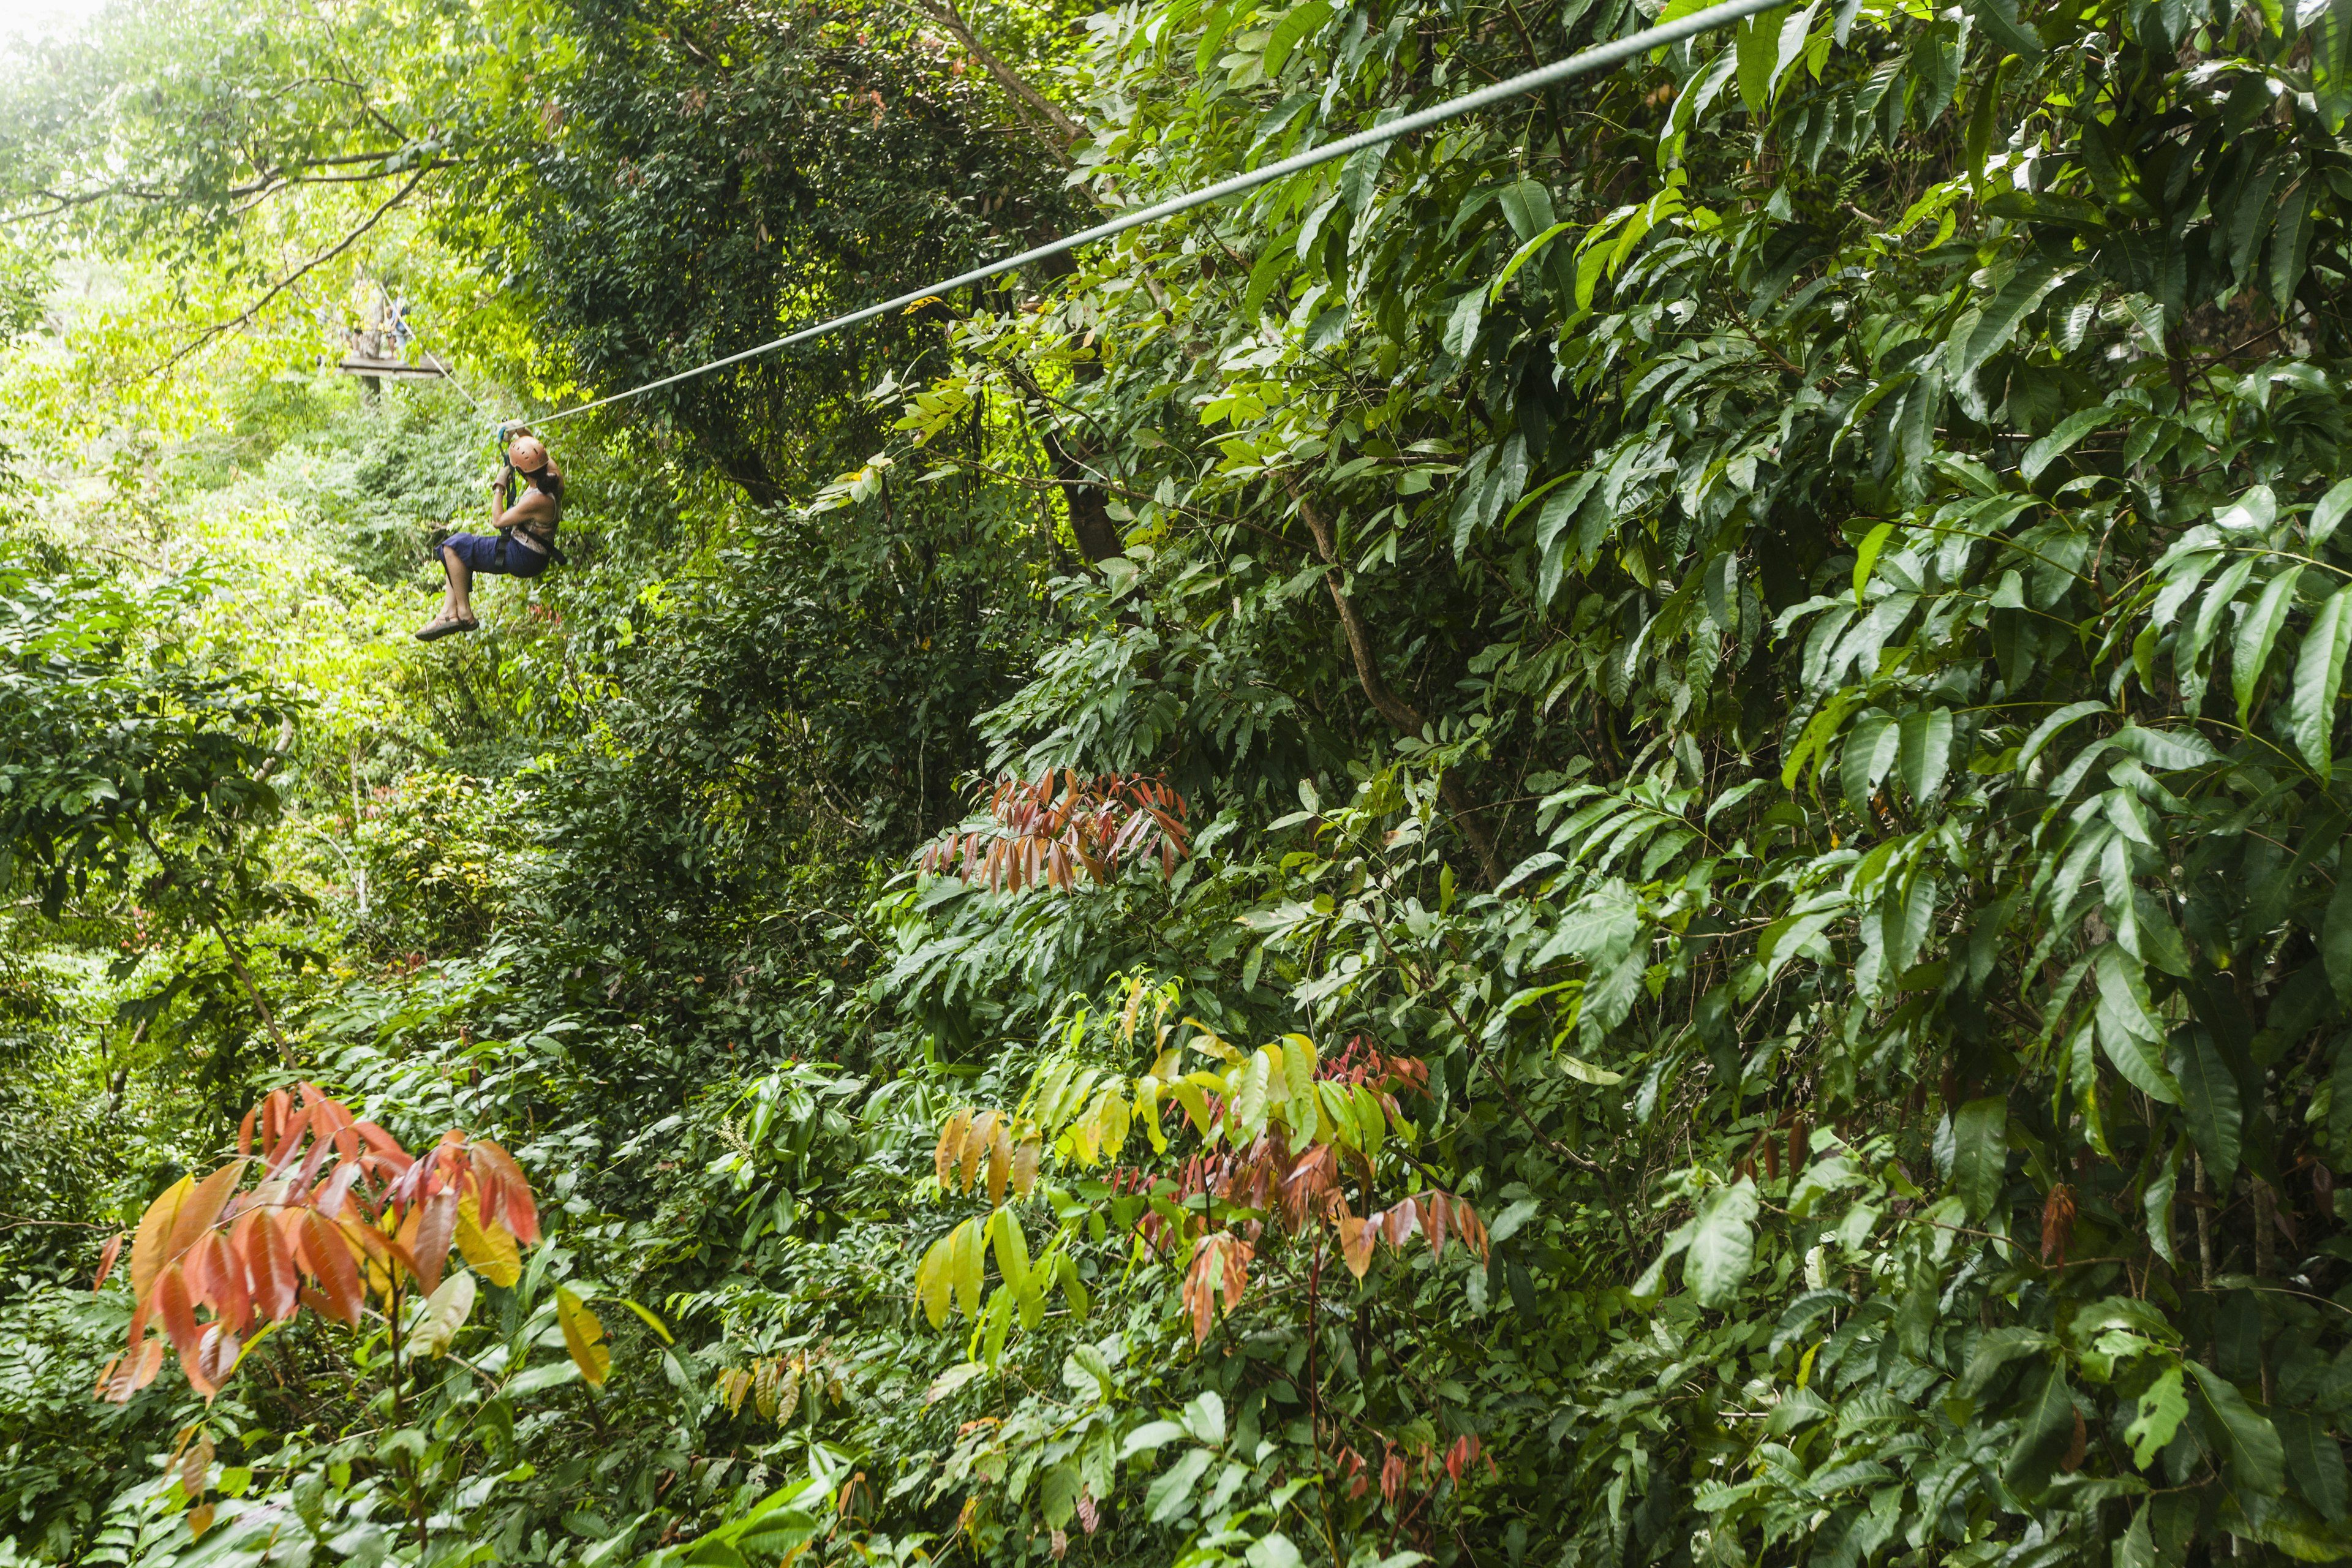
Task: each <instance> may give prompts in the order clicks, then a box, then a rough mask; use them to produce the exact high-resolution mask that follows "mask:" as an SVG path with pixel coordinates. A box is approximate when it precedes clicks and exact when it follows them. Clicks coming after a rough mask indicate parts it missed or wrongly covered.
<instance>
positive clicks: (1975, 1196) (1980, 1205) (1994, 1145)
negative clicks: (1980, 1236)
mask: <svg viewBox="0 0 2352 1568" xmlns="http://www.w3.org/2000/svg"><path fill="white" fill-rule="evenodd" d="M2008 1184H2009V1101H2008V1100H2004V1099H2000V1098H1998V1097H1988V1098H1986V1099H1983V1100H1969V1102H1968V1103H1967V1104H1965V1105H1963V1106H1961V1107H1960V1109H1959V1110H1958V1112H1957V1113H1956V1114H1955V1115H1954V1116H1953V1118H1952V1191H1953V1192H1954V1193H1956V1194H1958V1196H1959V1199H1960V1201H1961V1202H1962V1203H1964V1204H1966V1205H1968V1211H1969V1218H1970V1219H1972V1220H1980V1219H1983V1218H1984V1217H1985V1216H1986V1215H1990V1214H1991V1213H1992V1212H1993V1208H1994V1206H1995V1205H1997V1204H1999V1203H2000V1194H2001V1191H2002V1189H2003V1188H2004V1187H2006V1186H2007V1185H2008Z"/></svg>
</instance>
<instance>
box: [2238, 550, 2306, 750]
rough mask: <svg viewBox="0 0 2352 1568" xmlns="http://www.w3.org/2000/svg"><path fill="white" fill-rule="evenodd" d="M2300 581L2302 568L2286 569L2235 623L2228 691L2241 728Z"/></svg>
mask: <svg viewBox="0 0 2352 1568" xmlns="http://www.w3.org/2000/svg"><path fill="white" fill-rule="evenodd" d="M2302 577H2303V568H2302V567H2300V566H2290V567H2288V568H2287V569H2286V570H2285V571H2284V572H2282V573H2280V574H2278V575H2277V576H2275V577H2273V578H2272V579H2271V580H2270V582H2269V583H2268V584H2265V585H2264V586H2263V596H2262V597H2261V598H2259V599H2257V600H2255V601H2254V607H2253V608H2252V609H2251V610H2249V611H2247V612H2246V618H2245V619H2244V620H2242V621H2240V622H2239V623H2238V636H2237V639H2236V641H2235V642H2233V643H2232V644H2231V647H2230V689H2231V691H2232V692H2234V693H2235V694H2236V696H2237V699H2238V722H2239V723H2241V724H2243V723H2244V722H2245V721H2246V717H2247V713H2248V710H2250V709H2251V708H2252V705H2253V700H2254V688H2255V687H2256V686H2258V685H2260V684H2261V683H2262V679H2263V670H2264V669H2265V668H2268V666H2269V664H2270V661H2271V648H2272V647H2273V645H2274V644H2275V643H2276V642H2277V641H2278V635H2279V628H2280V627H2281V626H2284V625H2286V613H2287V611H2288V609H2289V608H2291V607H2292V606H2293V605H2294V585H2295V584H2296V583H2297V582H2299V581H2301V579H2302Z"/></svg>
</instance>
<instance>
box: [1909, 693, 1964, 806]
mask: <svg viewBox="0 0 2352 1568" xmlns="http://www.w3.org/2000/svg"><path fill="white" fill-rule="evenodd" d="M1951 758H1952V713H1951V710H1950V709H1948V708H1934V709H1929V710H1925V711H1916V710H1915V711H1913V712H1909V713H1906V714H1905V715H1904V716H1903V787H1904V788H1905V789H1906V790H1909V791H1910V792H1911V804H1912V805H1918V806H1924V805H1927V802H1928V801H1930V800H1931V799H1933V798H1934V797H1935V794H1936V792H1937V790H1938V789H1941V788H1942V787H1943V784H1944V770H1945V769H1946V768H1947V767H1948V766H1949V765H1950V763H1951Z"/></svg>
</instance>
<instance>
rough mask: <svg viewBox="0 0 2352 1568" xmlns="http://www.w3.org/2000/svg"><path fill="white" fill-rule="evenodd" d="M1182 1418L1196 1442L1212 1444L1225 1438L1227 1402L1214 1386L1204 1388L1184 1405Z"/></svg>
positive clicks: (1185, 1427) (1186, 1428) (1185, 1428)
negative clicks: (1218, 1394)
mask: <svg viewBox="0 0 2352 1568" xmlns="http://www.w3.org/2000/svg"><path fill="white" fill-rule="evenodd" d="M1180 1419H1181V1420H1182V1421H1183V1423H1184V1430H1186V1431H1187V1432H1190V1433H1191V1434H1192V1440H1193V1441H1194V1442H1196V1443H1207V1444H1210V1445H1212V1446H1213V1445H1215V1444H1218V1443H1222V1442H1223V1441H1224V1440H1225V1402H1224V1401H1223V1399H1220V1398H1219V1397H1218V1396H1217V1391H1216V1390H1215V1389H1213V1388H1204V1389H1202V1391H1201V1392H1200V1394H1197V1395H1195V1396H1194V1398H1193V1400H1192V1403H1191V1404H1190V1405H1186V1406H1184V1408H1183V1410H1182V1412H1181V1415H1180Z"/></svg>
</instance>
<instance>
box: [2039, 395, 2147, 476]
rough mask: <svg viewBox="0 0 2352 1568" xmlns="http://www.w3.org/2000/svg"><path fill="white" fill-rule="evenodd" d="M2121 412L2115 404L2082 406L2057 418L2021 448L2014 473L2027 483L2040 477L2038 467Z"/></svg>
mask: <svg viewBox="0 0 2352 1568" xmlns="http://www.w3.org/2000/svg"><path fill="white" fill-rule="evenodd" d="M2123 416H2124V410H2122V409H2119V408H2108V407H2104V406H2103V407H2098V408H2084V409H2078V410H2076V411H2075V412H2074V413H2073V414H2069V415H2068V416H2066V417H2065V418H2063V419H2062V420H2060V421H2059V422H2058V427H2057V428H2056V429H2054V430H2053V431H2051V432H2050V434H2048V435H2047V436H2044V437H2042V438H2041V439H2040V440H2038V441H2036V442H2034V443H2033V444H2032V446H2030V447H2026V448H2025V456H2024V457H2023V458H2021V459H2020V460H2019V462H2018V465H2017V477H2018V478H2019V479H2023V480H2024V481H2025V482H2026V483H2027V484H2029V485H2030V484H2032V482H2033V481H2034V480H2036V479H2040V478H2041V477H2042V470H2043V469H2044V468H2048V467H2049V466H2050V465H2051V464H2053V463H2054V462H2056V461H2057V460H2058V459H2059V458H2063V457H2064V456H2065V455H2066V453H2067V452H2069V451H2071V450H2072V449H2073V448H2074V443H2075V442H2077V441H2080V440H2081V439H2082V438H2083V437H2085V436H2087V435H2089V434H2090V433H2091V432H2092V431H2094V430H2096V429H2097V428H2098V427H2099V426H2102V425H2112V424H2114V423H2115V422H2116V420H2118V419H2120V418H2122V417H2123Z"/></svg>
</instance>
